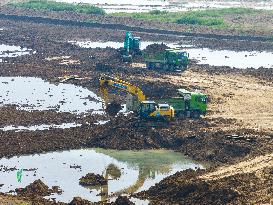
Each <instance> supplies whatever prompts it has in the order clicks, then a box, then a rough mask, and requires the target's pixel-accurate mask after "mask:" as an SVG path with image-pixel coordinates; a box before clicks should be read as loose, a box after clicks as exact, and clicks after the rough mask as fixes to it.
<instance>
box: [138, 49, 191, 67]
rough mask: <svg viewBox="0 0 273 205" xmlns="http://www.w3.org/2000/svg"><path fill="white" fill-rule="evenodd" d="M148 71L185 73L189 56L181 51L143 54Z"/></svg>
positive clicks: (167, 50)
mask: <svg viewBox="0 0 273 205" xmlns="http://www.w3.org/2000/svg"><path fill="white" fill-rule="evenodd" d="M143 57H144V60H145V63H146V67H147V68H148V69H160V70H166V71H183V70H185V69H187V67H188V64H189V54H188V53H187V52H185V51H183V50H181V49H165V50H163V51H160V52H149V53H148V52H143Z"/></svg>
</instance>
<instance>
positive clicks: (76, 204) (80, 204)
mask: <svg viewBox="0 0 273 205" xmlns="http://www.w3.org/2000/svg"><path fill="white" fill-rule="evenodd" d="M93 204H94V203H91V202H90V201H88V200H85V199H82V198H81V197H74V198H73V200H72V201H71V202H70V203H68V205H93Z"/></svg>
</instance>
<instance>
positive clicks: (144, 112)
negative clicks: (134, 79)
mask: <svg viewBox="0 0 273 205" xmlns="http://www.w3.org/2000/svg"><path fill="white" fill-rule="evenodd" d="M109 87H112V88H115V89H118V90H122V91H125V92H127V93H129V94H131V95H133V96H136V97H137V107H136V106H131V107H132V108H133V109H131V110H132V111H135V112H136V113H137V114H138V116H139V117H140V118H142V119H164V120H166V119H168V120H169V119H172V118H173V117H174V109H173V107H171V106H170V105H168V104H167V103H164V104H160V103H156V102H155V101H151V100H146V96H145V95H144V93H143V92H142V90H141V89H140V88H139V87H137V86H135V85H133V84H131V83H128V82H126V81H123V80H120V79H117V78H113V77H109V76H102V77H101V78H100V88H101V92H102V93H103V96H104V100H105V104H106V105H108V101H109V100H108V89H109ZM135 108H136V109H135Z"/></svg>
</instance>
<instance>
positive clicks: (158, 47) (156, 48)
mask: <svg viewBox="0 0 273 205" xmlns="http://www.w3.org/2000/svg"><path fill="white" fill-rule="evenodd" d="M168 48H170V47H168V46H167V45H166V44H164V43H161V44H158V43H153V44H150V45H148V46H147V47H146V49H145V50H144V51H145V52H146V53H160V52H163V51H165V49H168Z"/></svg>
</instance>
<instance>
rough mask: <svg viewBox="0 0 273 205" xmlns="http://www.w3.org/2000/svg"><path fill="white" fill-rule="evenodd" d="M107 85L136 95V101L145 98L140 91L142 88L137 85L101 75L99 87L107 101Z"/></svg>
mask: <svg viewBox="0 0 273 205" xmlns="http://www.w3.org/2000/svg"><path fill="white" fill-rule="evenodd" d="M109 86H110V87H114V88H117V89H119V90H123V91H126V92H128V93H130V94H132V95H135V96H137V98H138V101H140V102H142V101H145V100H146V97H145V95H144V93H143V92H142V90H141V89H140V88H139V87H137V86H135V85H133V84H131V83H128V82H126V81H123V80H120V79H117V78H113V77H109V76H102V77H101V78H100V87H101V89H102V92H103V94H104V96H105V98H106V99H107V101H108V97H106V96H108V93H107V92H108V91H107V87H109Z"/></svg>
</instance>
